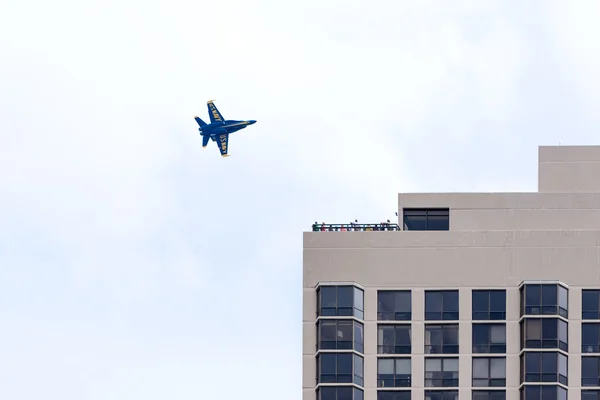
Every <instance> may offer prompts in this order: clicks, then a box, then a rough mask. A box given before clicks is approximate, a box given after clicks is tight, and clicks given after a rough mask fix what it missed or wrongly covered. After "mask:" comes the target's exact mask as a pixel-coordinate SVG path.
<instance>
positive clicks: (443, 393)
mask: <svg viewBox="0 0 600 400" xmlns="http://www.w3.org/2000/svg"><path fill="white" fill-rule="evenodd" d="M425 400H458V390H426V391H425Z"/></svg>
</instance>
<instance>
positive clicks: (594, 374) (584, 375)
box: [581, 356, 600, 386]
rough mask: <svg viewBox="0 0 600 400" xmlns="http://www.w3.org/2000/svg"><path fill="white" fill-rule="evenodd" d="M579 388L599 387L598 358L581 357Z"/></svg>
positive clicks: (599, 371)
mask: <svg viewBox="0 0 600 400" xmlns="http://www.w3.org/2000/svg"><path fill="white" fill-rule="evenodd" d="M581 386H600V357H589V356H585V357H581Z"/></svg>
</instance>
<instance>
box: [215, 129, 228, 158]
mask: <svg viewBox="0 0 600 400" xmlns="http://www.w3.org/2000/svg"><path fill="white" fill-rule="evenodd" d="M217 146H219V151H220V152H221V155H222V156H223V157H228V156H229V155H228V154H227V150H229V133H221V134H220V135H218V136H217Z"/></svg>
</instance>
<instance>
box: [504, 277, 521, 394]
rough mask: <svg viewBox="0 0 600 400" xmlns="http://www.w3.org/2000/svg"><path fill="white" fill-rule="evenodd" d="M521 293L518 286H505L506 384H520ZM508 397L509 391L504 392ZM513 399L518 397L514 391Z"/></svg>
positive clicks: (511, 385) (510, 385)
mask: <svg viewBox="0 0 600 400" xmlns="http://www.w3.org/2000/svg"><path fill="white" fill-rule="evenodd" d="M520 318H521V293H520V292H519V288H518V287H516V288H506V386H507V387H513V388H514V387H517V388H518V387H519V385H521V362H520V353H521V328H520V325H519V319H520ZM506 396H507V397H506V398H507V399H508V398H509V392H508V391H507V393H506ZM511 396H512V395H511ZM516 396H517V397H515V400H517V399H518V398H519V391H518V390H517V392H516Z"/></svg>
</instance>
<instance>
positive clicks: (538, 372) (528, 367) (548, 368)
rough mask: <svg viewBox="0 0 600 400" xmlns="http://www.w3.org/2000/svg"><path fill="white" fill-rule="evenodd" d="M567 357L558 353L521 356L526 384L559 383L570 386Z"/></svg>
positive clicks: (534, 353) (533, 353)
mask: <svg viewBox="0 0 600 400" xmlns="http://www.w3.org/2000/svg"><path fill="white" fill-rule="evenodd" d="M567 364H568V360H567V356H565V355H564V354H561V353H556V352H544V353H540V352H527V353H524V354H523V355H522V356H521V368H522V371H524V373H525V376H524V378H525V382H558V383H562V384H563V385H567V384H568V380H567V376H568V372H567V369H568V365H567Z"/></svg>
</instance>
